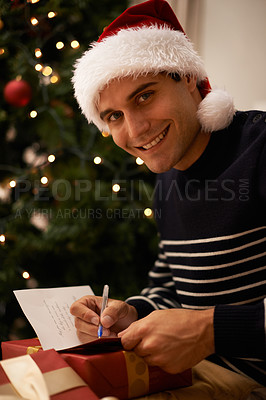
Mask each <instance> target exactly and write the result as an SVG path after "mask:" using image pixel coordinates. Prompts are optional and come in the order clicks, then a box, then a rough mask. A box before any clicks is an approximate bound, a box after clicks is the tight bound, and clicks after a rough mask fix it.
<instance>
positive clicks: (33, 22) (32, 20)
mask: <svg viewBox="0 0 266 400" xmlns="http://www.w3.org/2000/svg"><path fill="white" fill-rule="evenodd" d="M30 22H31V24H32V25H33V26H36V25H38V23H39V21H38V19H37V18H36V17H31V19H30Z"/></svg>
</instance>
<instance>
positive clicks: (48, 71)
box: [42, 65, 53, 76]
mask: <svg viewBox="0 0 266 400" xmlns="http://www.w3.org/2000/svg"><path fill="white" fill-rule="evenodd" d="M52 73H53V69H52V68H51V67H49V65H47V66H46V67H44V68H43V69H42V74H43V76H50V75H52Z"/></svg>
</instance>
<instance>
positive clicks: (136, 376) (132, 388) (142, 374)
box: [123, 351, 149, 398]
mask: <svg viewBox="0 0 266 400" xmlns="http://www.w3.org/2000/svg"><path fill="white" fill-rule="evenodd" d="M123 353H124V356H125V360H126V367H127V376H128V397H129V398H132V397H139V396H143V395H145V394H147V393H149V369H148V365H147V364H146V363H145V361H144V360H143V358H141V357H139V356H137V355H136V354H135V353H134V352H133V351H123Z"/></svg>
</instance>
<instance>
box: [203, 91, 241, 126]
mask: <svg viewBox="0 0 266 400" xmlns="http://www.w3.org/2000/svg"><path fill="white" fill-rule="evenodd" d="M235 111H236V110H235V107H234V101H233V98H232V97H231V96H230V95H229V94H228V93H227V92H225V91H224V90H221V89H214V90H212V91H211V92H209V93H208V94H207V96H206V97H205V98H204V99H203V100H202V101H201V103H200V105H199V108H198V111H197V116H198V119H199V122H200V124H201V127H202V129H203V130H204V131H205V132H213V131H219V130H221V129H224V128H226V127H227V126H229V125H230V123H231V122H232V120H233V117H234V114H235Z"/></svg>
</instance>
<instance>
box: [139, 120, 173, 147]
mask: <svg viewBox="0 0 266 400" xmlns="http://www.w3.org/2000/svg"><path fill="white" fill-rule="evenodd" d="M168 130H169V126H168V127H167V128H166V129H165V130H164V131H163V132H161V133H160V134H159V135H158V136H156V138H155V139H153V140H152V141H151V142H149V143H147V144H145V145H143V146H139V147H138V148H139V149H141V150H142V149H144V150H149V149H151V148H152V147H154V146H156V145H157V144H158V143H159V142H160V141H161V140H162V139H163V138H164V137H165V136H166V134H167V132H168Z"/></svg>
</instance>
